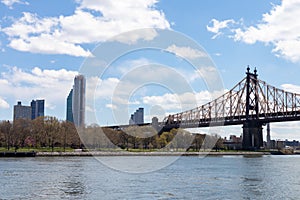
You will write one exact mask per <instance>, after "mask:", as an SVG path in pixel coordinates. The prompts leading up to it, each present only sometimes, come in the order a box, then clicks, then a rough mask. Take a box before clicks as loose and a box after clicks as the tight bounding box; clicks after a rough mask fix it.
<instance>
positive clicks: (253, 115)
mask: <svg viewBox="0 0 300 200" xmlns="http://www.w3.org/2000/svg"><path fill="white" fill-rule="evenodd" d="M246 75H247V77H246V121H245V122H244V123H243V149H249V150H250V149H251V150H253V149H259V148H260V147H262V146H263V137H262V123H261V122H260V121H259V107H258V106H259V96H258V88H257V83H258V81H257V76H258V74H257V70H256V69H254V73H251V72H250V68H249V66H248V68H247V72H246Z"/></svg>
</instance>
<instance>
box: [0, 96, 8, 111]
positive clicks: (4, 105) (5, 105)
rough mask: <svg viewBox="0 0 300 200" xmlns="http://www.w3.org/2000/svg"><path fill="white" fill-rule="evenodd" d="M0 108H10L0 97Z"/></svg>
mask: <svg viewBox="0 0 300 200" xmlns="http://www.w3.org/2000/svg"><path fill="white" fill-rule="evenodd" d="M0 108H3V109H8V108H9V104H8V103H7V102H6V101H5V100H4V99H3V98H1V97H0Z"/></svg>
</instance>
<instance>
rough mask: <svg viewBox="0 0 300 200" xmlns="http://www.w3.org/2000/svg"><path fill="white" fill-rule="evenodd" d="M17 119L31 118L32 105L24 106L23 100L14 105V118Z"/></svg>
mask: <svg viewBox="0 0 300 200" xmlns="http://www.w3.org/2000/svg"><path fill="white" fill-rule="evenodd" d="M16 119H29V120H30V119H31V106H23V105H22V103H21V101H18V104H17V105H14V120H16Z"/></svg>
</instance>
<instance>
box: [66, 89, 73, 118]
mask: <svg viewBox="0 0 300 200" xmlns="http://www.w3.org/2000/svg"><path fill="white" fill-rule="evenodd" d="M72 98H73V89H71V91H70V93H69V95H68V98H67V121H69V122H73V123H74V120H73V111H72Z"/></svg>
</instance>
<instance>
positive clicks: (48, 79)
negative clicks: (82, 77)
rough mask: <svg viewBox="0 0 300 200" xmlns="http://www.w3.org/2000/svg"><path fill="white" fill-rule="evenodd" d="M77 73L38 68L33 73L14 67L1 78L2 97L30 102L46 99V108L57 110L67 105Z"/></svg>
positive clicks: (0, 91) (0, 92)
mask: <svg viewBox="0 0 300 200" xmlns="http://www.w3.org/2000/svg"><path fill="white" fill-rule="evenodd" d="M75 75H77V72H75V71H67V70H65V69H60V70H42V69H40V68H38V67H35V68H33V69H32V70H31V71H23V70H22V69H20V68H17V67H12V68H11V69H10V71H9V72H3V73H2V74H1V76H0V84H1V90H0V96H3V97H5V98H6V99H10V100H11V101H12V102H11V103H12V104H13V103H15V101H16V100H21V101H24V102H30V101H31V100H32V99H40V98H41V99H46V107H47V108H49V109H55V108H56V107H57V105H60V106H62V105H65V99H66V97H67V95H68V93H69V91H70V89H71V88H72V84H73V79H74V76H75Z"/></svg>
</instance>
